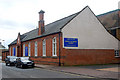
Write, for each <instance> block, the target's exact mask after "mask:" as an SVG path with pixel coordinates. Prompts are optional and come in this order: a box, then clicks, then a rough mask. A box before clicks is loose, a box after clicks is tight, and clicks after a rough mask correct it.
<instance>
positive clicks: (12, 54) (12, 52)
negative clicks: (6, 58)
mask: <svg viewBox="0 0 120 80" xmlns="http://www.w3.org/2000/svg"><path fill="white" fill-rule="evenodd" d="M12 56H14V47H13V51H12Z"/></svg>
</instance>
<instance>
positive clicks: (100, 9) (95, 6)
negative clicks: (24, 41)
mask: <svg viewBox="0 0 120 80" xmlns="http://www.w3.org/2000/svg"><path fill="white" fill-rule="evenodd" d="M118 2H119V0H0V42H2V44H3V45H5V46H6V47H7V45H8V44H10V43H11V42H12V41H13V40H15V39H16V38H17V35H18V32H20V34H23V33H25V32H28V31H30V30H32V29H35V28H37V27H38V19H39V16H38V12H39V11H40V10H41V9H42V10H44V11H45V18H44V20H45V24H48V23H51V22H53V21H56V20H58V19H61V18H63V17H66V16H68V15H71V14H73V13H76V12H78V11H80V10H81V9H83V8H84V7H85V6H87V5H88V6H89V7H90V8H91V9H92V11H93V12H94V13H95V14H96V15H98V14H102V13H105V12H108V11H112V10H115V9H118ZM2 40H5V41H2Z"/></svg>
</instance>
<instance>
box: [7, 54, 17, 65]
mask: <svg viewBox="0 0 120 80" xmlns="http://www.w3.org/2000/svg"><path fill="white" fill-rule="evenodd" d="M16 58H17V57H16V56H7V57H6V59H5V63H6V66H8V65H15V61H16Z"/></svg>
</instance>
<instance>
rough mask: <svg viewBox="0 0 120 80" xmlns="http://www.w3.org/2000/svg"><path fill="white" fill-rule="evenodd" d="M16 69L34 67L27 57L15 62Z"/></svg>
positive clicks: (19, 58)
mask: <svg viewBox="0 0 120 80" xmlns="http://www.w3.org/2000/svg"><path fill="white" fill-rule="evenodd" d="M15 66H16V67H21V68H25V67H34V62H33V61H31V60H30V59H29V57H18V58H17V59H16V62H15Z"/></svg>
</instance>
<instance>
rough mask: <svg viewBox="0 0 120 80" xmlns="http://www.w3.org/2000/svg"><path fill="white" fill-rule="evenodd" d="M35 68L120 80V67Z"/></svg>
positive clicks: (47, 66) (48, 66)
mask: <svg viewBox="0 0 120 80" xmlns="http://www.w3.org/2000/svg"><path fill="white" fill-rule="evenodd" d="M35 66H37V67H40V68H45V69H50V70H57V71H62V72H66V73H72V74H78V75H85V76H90V77H96V78H110V79H120V72H119V69H118V68H120V67H119V66H118V65H97V66H98V67H97V66H94V65H93V66H77V67H76V66H72V67H63V66H62V67H59V66H53V65H39V64H36V65H35Z"/></svg>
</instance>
